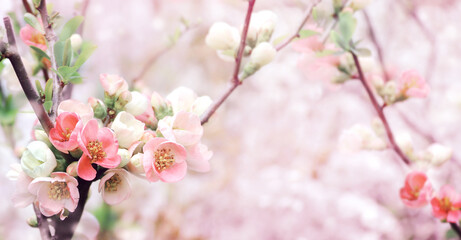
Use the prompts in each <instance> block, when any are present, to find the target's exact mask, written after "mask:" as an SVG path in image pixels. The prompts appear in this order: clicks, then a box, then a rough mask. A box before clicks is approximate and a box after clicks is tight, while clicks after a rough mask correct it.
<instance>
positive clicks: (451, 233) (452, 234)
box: [445, 228, 458, 239]
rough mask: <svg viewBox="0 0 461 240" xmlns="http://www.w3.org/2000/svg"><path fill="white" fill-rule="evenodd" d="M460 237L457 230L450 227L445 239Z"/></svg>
mask: <svg viewBox="0 0 461 240" xmlns="http://www.w3.org/2000/svg"><path fill="white" fill-rule="evenodd" d="M454 238H458V235H456V233H455V231H453V229H451V228H450V229H448V231H447V232H446V233H445V239H454Z"/></svg>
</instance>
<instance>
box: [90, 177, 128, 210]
mask: <svg viewBox="0 0 461 240" xmlns="http://www.w3.org/2000/svg"><path fill="white" fill-rule="evenodd" d="M98 191H99V192H100V193H102V199H103V200H104V202H106V203H107V204H110V205H115V204H118V203H121V202H122V201H124V200H125V199H127V198H128V197H129V196H130V194H131V184H130V182H129V179H128V172H127V171H126V170H125V169H123V168H114V169H109V170H107V171H106V172H105V173H104V176H103V177H102V178H101V181H100V182H99V188H98Z"/></svg>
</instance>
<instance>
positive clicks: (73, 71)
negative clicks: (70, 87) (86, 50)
mask: <svg viewBox="0 0 461 240" xmlns="http://www.w3.org/2000/svg"><path fill="white" fill-rule="evenodd" d="M77 70H78V68H77V67H76V66H73V67H69V66H62V67H59V68H58V72H57V73H58V74H59V76H60V77H61V80H62V81H63V82H64V83H65V84H68V83H69V82H70V83H74V84H77V83H81V82H82V77H81V76H80V74H79V73H78V72H77Z"/></svg>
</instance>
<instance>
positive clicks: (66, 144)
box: [50, 112, 82, 153]
mask: <svg viewBox="0 0 461 240" xmlns="http://www.w3.org/2000/svg"><path fill="white" fill-rule="evenodd" d="M79 122H80V118H79V117H78V115H77V114H76V113H71V112H63V113H61V114H59V116H58V117H57V118H56V127H54V128H52V129H51V130H50V142H51V143H52V144H53V146H54V147H56V149H58V150H59V151H61V152H63V153H68V152H69V151H72V150H74V149H76V148H77V147H78V134H79V132H80V128H81V126H82V123H81V122H80V123H79Z"/></svg>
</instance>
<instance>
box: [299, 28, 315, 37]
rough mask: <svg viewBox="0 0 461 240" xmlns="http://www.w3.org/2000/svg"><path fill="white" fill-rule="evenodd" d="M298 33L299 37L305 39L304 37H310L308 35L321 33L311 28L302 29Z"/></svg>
mask: <svg viewBox="0 0 461 240" xmlns="http://www.w3.org/2000/svg"><path fill="white" fill-rule="evenodd" d="M298 34H299V38H300V39H303V38H308V37H311V36H314V35H317V34H319V33H318V32H316V31H313V30H310V29H302V30H301V31H299V33H298Z"/></svg>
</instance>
